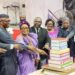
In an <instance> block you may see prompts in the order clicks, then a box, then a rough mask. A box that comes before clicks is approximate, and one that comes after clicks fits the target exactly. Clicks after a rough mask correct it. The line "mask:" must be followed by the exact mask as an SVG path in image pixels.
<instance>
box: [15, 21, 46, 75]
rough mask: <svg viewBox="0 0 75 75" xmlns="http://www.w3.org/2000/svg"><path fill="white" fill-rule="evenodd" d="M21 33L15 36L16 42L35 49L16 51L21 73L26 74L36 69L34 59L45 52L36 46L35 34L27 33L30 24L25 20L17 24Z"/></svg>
mask: <svg viewBox="0 0 75 75" xmlns="http://www.w3.org/2000/svg"><path fill="white" fill-rule="evenodd" d="M19 26H20V30H21V34H20V35H19V36H18V37H17V39H16V42H18V43H21V44H23V45H29V46H34V48H35V50H34V51H32V50H29V49H27V50H26V51H20V52H18V58H19V68H20V72H21V75H28V74H29V73H31V72H33V71H35V70H36V66H35V60H36V59H38V60H39V59H40V58H39V53H40V54H46V53H45V52H44V51H43V50H40V49H38V48H37V44H38V41H37V34H35V33H29V29H30V25H29V23H28V22H27V21H25V20H24V21H23V22H21V23H20V24H19Z"/></svg>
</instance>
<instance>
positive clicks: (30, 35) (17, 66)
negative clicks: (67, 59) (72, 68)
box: [0, 14, 75, 75]
mask: <svg viewBox="0 0 75 75" xmlns="http://www.w3.org/2000/svg"><path fill="white" fill-rule="evenodd" d="M9 22H10V19H9V16H8V15H6V14H0V75H28V74H29V73H31V72H33V71H35V70H37V69H40V68H41V67H42V66H43V65H45V64H47V63H48V59H50V56H49V53H50V49H51V46H50V45H51V38H57V37H63V38H66V40H67V42H68V47H69V48H70V54H71V56H72V57H74V56H75V51H74V44H75V43H74V34H75V31H74V27H73V26H74V25H73V26H72V25H70V20H69V18H67V17H65V18H62V25H61V26H60V27H59V26H58V27H56V25H55V21H54V20H52V19H47V20H46V22H45V26H46V27H47V29H45V28H42V27H41V25H42V19H41V18H40V17H36V18H35V19H34V25H33V26H32V27H30V24H29V22H28V21H26V19H25V18H24V17H21V18H20V23H19V28H20V31H21V33H20V34H19V35H18V36H17V38H16V40H13V39H12V37H11V35H10V34H9V33H8V32H7V28H8V26H9Z"/></svg>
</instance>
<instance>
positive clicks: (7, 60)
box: [0, 14, 35, 75]
mask: <svg viewBox="0 0 75 75" xmlns="http://www.w3.org/2000/svg"><path fill="white" fill-rule="evenodd" d="M9 21H10V20H9V16H8V15H6V14H0V48H3V49H6V50H7V51H6V52H5V53H1V54H0V75H16V73H17V66H18V62H17V56H16V52H17V51H16V50H27V49H30V50H32V51H34V50H35V48H34V47H33V46H24V45H23V44H17V43H15V42H14V41H13V39H12V38H11V36H10V34H9V33H8V32H7V30H6V28H7V27H8V26H9Z"/></svg>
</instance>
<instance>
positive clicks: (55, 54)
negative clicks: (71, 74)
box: [48, 38, 73, 68]
mask: <svg viewBox="0 0 75 75" xmlns="http://www.w3.org/2000/svg"><path fill="white" fill-rule="evenodd" d="M72 64H73V58H71V57H70V49H69V48H67V41H66V40H65V38H56V39H52V40H51V50H50V59H49V60H48V65H49V66H51V67H56V68H65V67H68V66H70V65H72Z"/></svg>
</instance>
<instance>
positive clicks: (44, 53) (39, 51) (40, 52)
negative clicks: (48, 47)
mask: <svg viewBox="0 0 75 75" xmlns="http://www.w3.org/2000/svg"><path fill="white" fill-rule="evenodd" d="M37 52H38V53H39V54H41V55H47V53H46V52H45V51H44V50H41V49H37Z"/></svg>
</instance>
